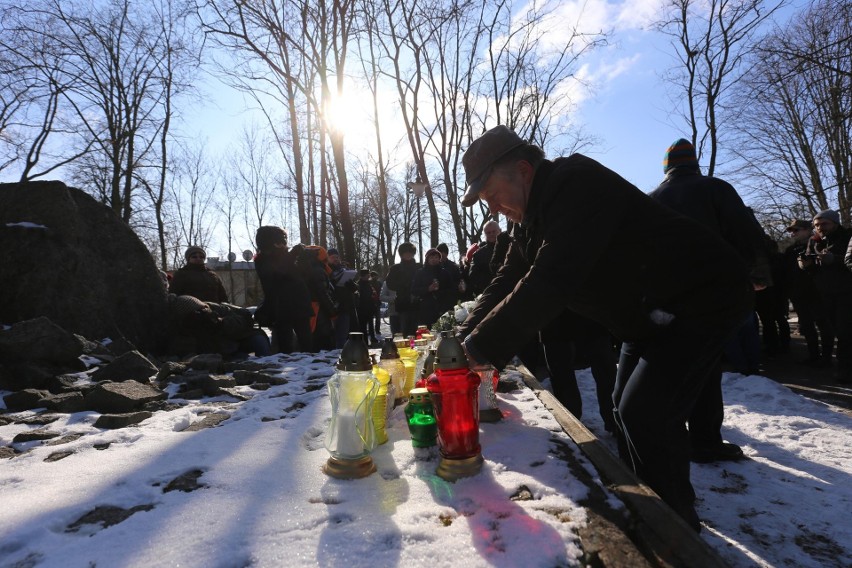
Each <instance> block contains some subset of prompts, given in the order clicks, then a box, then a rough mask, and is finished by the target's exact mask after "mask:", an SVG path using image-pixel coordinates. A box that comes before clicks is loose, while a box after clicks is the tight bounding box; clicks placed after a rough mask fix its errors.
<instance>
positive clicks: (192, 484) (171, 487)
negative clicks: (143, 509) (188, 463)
mask: <svg viewBox="0 0 852 568" xmlns="http://www.w3.org/2000/svg"><path fill="white" fill-rule="evenodd" d="M202 475H204V472H203V471H201V470H200V469H193V470H191V471H187V472H186V473H183V474H181V475H179V476H177V477H176V478H174V479H172V480H171V481H169V483H168V484H167V485H166V486H165V487H164V488H163V493H168V492H169V491H183V492H185V493H189V492H190V491H195V490H196V489H201V488H202V487H207V486H206V485H205V484H203V483H199V482H198V478H199V477H201V476H202Z"/></svg>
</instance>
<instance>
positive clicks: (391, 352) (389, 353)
mask: <svg viewBox="0 0 852 568" xmlns="http://www.w3.org/2000/svg"><path fill="white" fill-rule="evenodd" d="M380 358H381V359H399V351H398V350H397V348H396V343H394V340H393V339H391V338H390V337H385V341H384V343H382V354H381V357H380Z"/></svg>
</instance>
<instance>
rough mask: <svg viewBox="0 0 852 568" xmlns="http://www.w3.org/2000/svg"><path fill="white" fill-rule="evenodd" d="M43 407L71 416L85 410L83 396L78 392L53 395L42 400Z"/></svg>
mask: <svg viewBox="0 0 852 568" xmlns="http://www.w3.org/2000/svg"><path fill="white" fill-rule="evenodd" d="M44 405H45V406H46V407H47V408H49V409H50V410H56V411H57V412H65V413H67V414H73V413H74V412H80V411H82V410H85V409H86V404H85V402H84V398H83V394H82V393H79V392H65V393H61V394H53V395H50V396H48V397H46V398H45V399H44Z"/></svg>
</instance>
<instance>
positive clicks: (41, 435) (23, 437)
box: [12, 429, 60, 444]
mask: <svg viewBox="0 0 852 568" xmlns="http://www.w3.org/2000/svg"><path fill="white" fill-rule="evenodd" d="M59 436H60V434H59V432H53V431H51V430H42V429H38V430H30V431H29V432H21V433H19V434H18V435H17V436H15V437H14V438H12V443H13V444H19V443H21V442H34V441H36V440H52V439H53V438H58V437H59Z"/></svg>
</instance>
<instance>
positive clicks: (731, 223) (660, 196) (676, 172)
mask: <svg viewBox="0 0 852 568" xmlns="http://www.w3.org/2000/svg"><path fill="white" fill-rule="evenodd" d="M650 196H651V198H653V199H656V200H657V201H659V202H660V203H662V204H664V205H666V206H668V207H671V208H672V209H674V210H675V211H677V212H678V213H680V214H681V215H686V216H687V217H689V218H690V219H695V220H696V221H698V222H699V223H701V224H702V225H704V226H705V227H706V228H708V229H710V230H711V231H713V232H714V233H716V234H717V235H719V236H720V237H722V238H723V239H725V241H727V242H728V243H730V245H731V246H733V247H734V248H735V249H736V250H737V252H738V253H739V254H740V256H742V258H743V260H745V262H746V266H748V267H749V270H750V274H751V281H752V283H754V284H762V285H764V286H771V285H772V283H773V282H772V268H771V263H770V260H769V252H768V250H767V247H766V241H765V238H764V233H763V229H762V228H761V227H760V224H758V222H757V220H756V219H755V218H754V214H753V213H752V212H751V210H750V209H749V208H748V207H746V205H745V203H743V200H742V199H741V198H740V196H739V194H738V193H737V190H735V189H734V187H733V186H732V185H731V184H729V183H728V182H726V181H723V180H721V179H718V178H714V177H710V176H704V175H701V173H700V172H699V171H698V170H693V169H691V168H675V169H673V170H671V171H670V172H669V173H668V175H667V176H666V179H665V180H663V183H661V184H660V186H659V187H657V189H655V190H654V191H652V192H651V193H650Z"/></svg>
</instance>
